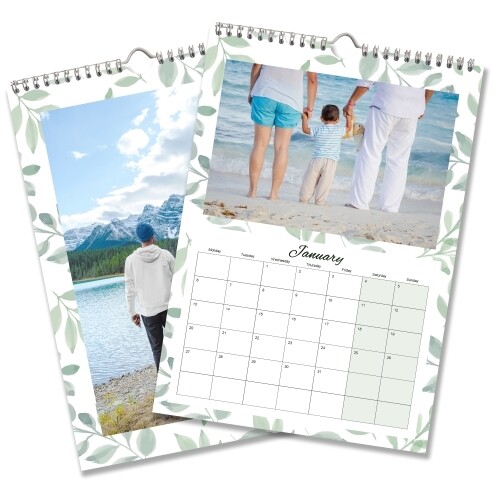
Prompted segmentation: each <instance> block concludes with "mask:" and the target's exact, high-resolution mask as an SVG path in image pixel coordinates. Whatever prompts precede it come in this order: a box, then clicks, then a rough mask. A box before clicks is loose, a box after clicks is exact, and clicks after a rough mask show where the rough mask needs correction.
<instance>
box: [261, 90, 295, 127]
mask: <svg viewBox="0 0 500 500" xmlns="http://www.w3.org/2000/svg"><path fill="white" fill-rule="evenodd" d="M301 116H302V115H301V113H299V112H298V111H297V110H296V109H293V108H292V107H291V106H288V104H282V103H281V102H278V101H275V100H274V99H269V97H262V96H258V95H254V96H253V97H252V114H251V118H252V120H253V122H254V123H256V124H257V125H262V126H263V127H272V126H273V125H274V126H275V127H278V128H295V127H296V125H297V123H299V121H300V118H301Z"/></svg>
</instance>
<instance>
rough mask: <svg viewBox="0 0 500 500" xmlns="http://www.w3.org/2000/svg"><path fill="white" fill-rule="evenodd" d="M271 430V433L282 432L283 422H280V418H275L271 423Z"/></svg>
mask: <svg viewBox="0 0 500 500" xmlns="http://www.w3.org/2000/svg"><path fill="white" fill-rule="evenodd" d="M271 430H272V431H273V432H283V420H281V418H277V419H276V420H275V421H274V422H273V426H272V428H271Z"/></svg>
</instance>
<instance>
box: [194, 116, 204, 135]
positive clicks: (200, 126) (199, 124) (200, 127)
mask: <svg viewBox="0 0 500 500" xmlns="http://www.w3.org/2000/svg"><path fill="white" fill-rule="evenodd" d="M204 131H205V125H203V122H202V121H201V120H198V118H196V125H195V127H194V133H195V134H196V135H199V136H200V137H201V136H202V135H203V132H204Z"/></svg>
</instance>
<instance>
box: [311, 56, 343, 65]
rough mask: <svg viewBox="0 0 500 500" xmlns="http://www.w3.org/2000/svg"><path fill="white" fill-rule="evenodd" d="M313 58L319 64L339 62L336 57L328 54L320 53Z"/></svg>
mask: <svg viewBox="0 0 500 500" xmlns="http://www.w3.org/2000/svg"><path fill="white" fill-rule="evenodd" d="M314 59H316V61H318V62H319V63H321V64H337V63H338V62H340V59H339V58H338V57H335V56H332V55H330V54H321V55H320V56H316V57H315V58H314Z"/></svg>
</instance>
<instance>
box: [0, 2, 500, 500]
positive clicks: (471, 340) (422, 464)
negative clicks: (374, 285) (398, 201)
mask: <svg viewBox="0 0 500 500" xmlns="http://www.w3.org/2000/svg"><path fill="white" fill-rule="evenodd" d="M299 3H300V2H294V5H298V4H299ZM386 3H387V5H386V6H384V4H383V3H382V2H367V1H365V0H356V1H346V2H332V1H329V2H326V1H323V0H318V1H316V2H303V4H302V6H301V8H300V9H297V8H296V7H292V6H287V7H286V8H280V5H281V4H283V5H284V4H285V3H284V2H270V1H269V0H267V1H264V0H253V1H252V2H238V1H234V0H233V1H220V0H211V1H207V2H203V3H202V2H200V5H199V6H198V5H197V4H196V2H194V1H193V2H189V1H188V2H166V1H156V0H155V1H147V0H146V1H144V2H138V1H134V2H132V1H129V0H125V1H120V2H117V1H102V2H99V5H98V7H97V8H92V7H91V6H92V3H90V2H83V1H80V2H67V1H53V0H45V1H36V0H25V1H23V2H12V1H9V2H4V3H3V6H2V8H1V9H2V10H1V20H0V39H1V45H0V47H1V54H2V61H1V62H0V88H3V89H7V87H8V84H9V82H10V80H12V79H14V78H16V79H17V78H21V77H25V76H31V75H33V74H41V73H44V72H49V71H53V70H63V69H66V68H70V67H74V66H77V65H78V66H79V65H83V64H89V63H93V62H97V61H103V60H106V59H115V58H121V59H125V57H126V55H127V54H128V52H129V50H130V49H131V48H133V47H136V46H143V47H145V48H148V49H149V50H151V51H153V52H156V51H157V50H162V51H163V53H164V54H165V53H166V49H168V48H174V49H176V47H177V46H178V45H179V44H180V45H184V46H187V45H188V44H189V43H195V44H196V45H197V44H198V42H201V41H205V40H206V34H207V30H208V28H209V26H208V23H212V22H215V21H216V20H221V21H226V22H232V23H233V24H238V23H242V24H247V25H248V24H250V25H253V26H262V27H268V28H273V29H278V30H279V29H286V30H293V31H297V32H305V33H310V34H317V35H328V36H329V38H332V37H333V36H334V35H336V34H338V33H340V32H343V31H349V32H351V33H353V34H354V35H355V36H356V37H357V38H358V39H359V41H360V42H365V43H368V44H370V46H373V45H374V44H379V45H380V47H381V48H383V47H385V46H386V45H387V46H390V47H396V46H399V47H400V48H401V49H406V48H409V49H412V50H413V53H414V52H415V50H422V53H423V54H425V53H426V52H428V51H431V52H433V53H437V52H443V53H444V54H445V55H446V54H448V53H451V54H453V55H455V57H457V56H461V55H463V56H465V57H466V60H467V59H468V58H469V57H471V56H475V57H476V61H477V62H478V63H479V64H481V65H484V66H486V71H487V75H486V77H485V82H484V84H483V95H482V100H481V104H480V120H479V123H478V127H477V128H476V138H475V144H474V154H473V161H472V168H471V171H472V173H471V175H470V177H469V186H468V195H467V205H468V206H467V209H466V214H465V221H464V222H463V224H462V234H461V242H460V250H459V258H458V267H457V268H456V271H455V283H454V290H453V294H452V299H453V304H452V307H451V309H450V316H449V321H448V325H447V332H446V336H445V346H444V347H445V348H444V355H443V358H442V371H441V374H440V382H439V386H438V394H437V398H436V407H435V408H436V410H435V417H434V421H433V426H432V432H431V445H430V451H429V453H428V455H427V456H415V455H413V454H408V453H404V452H392V451H390V450H380V449H377V448H368V447H360V446H353V445H342V444H337V443H331V442H323V441H319V440H310V439H307V438H304V437H297V436H282V435H280V436H270V437H268V438H263V439H259V440H256V441H248V442H246V443H240V444H238V443H237V444H233V445H227V446H224V447H218V448H212V449H208V450H204V451H202V452H190V453H183V454H178V455H173V456H169V457H161V458H157V459H153V460H147V461H144V462H142V463H137V464H131V465H129V466H119V467H115V468H104V469H102V470H99V471H95V472H90V473H86V474H82V473H80V471H79V466H78V461H77V457H76V452H75V447H74V441H73V434H72V430H71V425H70V419H69V416H68V411H67V406H66V399H65V396H64V390H63V385H62V380H61V375H60V371H59V363H58V359H57V353H56V350H55V345H54V341H53V339H52V331H51V326H50V323H49V315H48V310H47V306H46V303H45V298H44V289H43V285H42V277H41V274H40V270H39V266H38V258H37V254H36V248H35V244H34V238H33V234H32V231H31V221H30V216H29V212H28V208H27V203H26V197H25V193H24V190H23V183H22V178H21V173H20V169H19V164H18V158H17V152H16V147H15V140H14V136H13V132H12V127H11V123H10V117H9V113H8V107H7V99H6V97H5V95H4V97H3V98H2V99H0V106H1V109H0V132H1V138H0V190H1V191H0V203H1V212H0V213H1V217H2V230H1V236H0V238H1V241H2V244H1V245H0V248H1V249H0V252H1V254H0V255H1V266H2V268H1V269H2V271H1V272H2V277H1V281H0V283H1V284H2V299H1V305H2V309H1V318H2V325H1V330H0V381H1V382H0V383H1V393H0V401H1V410H0V460H1V462H2V465H1V470H0V475H1V476H2V481H1V484H0V493H2V494H4V493H5V492H6V491H10V493H11V494H10V495H9V497H10V498H18V497H21V496H22V497H23V498H29V497H30V496H31V495H33V496H35V495H36V496H39V495H40V494H43V493H49V494H51V496H52V497H53V498H62V497H63V495H64V496H65V497H68V496H71V497H73V498H78V499H80V498H125V499H128V498H169V499H171V498H189V499H190V498H219V499H223V498H258V497H261V498H273V497H275V498H316V497H317V498H321V497H323V496H325V495H328V496H329V497H332V496H336V497H338V498H343V497H347V496H348V497H349V498H364V497H374V498H390V499H392V498H398V499H400V498H421V497H423V496H426V497H429V498H439V497H440V496H441V495H443V496H444V495H446V497H447V498H451V497H453V496H454V495H458V496H459V497H460V498H466V497H475V498H491V497H492V495H495V493H494V491H498V489H497V487H498V482H497V473H498V470H497V468H498V459H497V456H498V455H497V453H498V449H497V447H498V446H499V440H498V433H499V425H500V424H499V420H498V416H499V415H498V406H499V404H498V394H499V392H498V385H497V384H498V380H499V366H500V363H499V352H500V349H499V348H500V341H499V339H500V335H499V333H500V330H499V322H498V319H497V318H498V315H497V314H495V313H496V311H497V310H498V307H499V305H498V297H499V293H498V281H499V278H500V273H499V271H498V264H497V248H496V244H497V243H498V242H499V238H498V217H497V214H498V205H497V200H498V198H499V189H500V188H499V184H500V182H499V181H500V173H499V172H500V167H499V165H498V163H499V160H498V156H499V155H498V153H497V147H496V146H497V144H498V130H499V124H498V118H497V114H498V110H499V106H498V100H497V99H498V98H497V95H496V92H495V89H496V88H497V87H498V84H499V83H498V77H499V74H498V73H499V70H498V68H499V62H498V58H499V57H500V55H499V54H498V53H497V52H496V47H497V46H498V44H496V43H489V42H486V40H487V39H491V40H493V39H494V36H495V35H496V30H497V27H496V26H495V21H494V17H495V16H493V15H492V13H491V12H489V9H488V8H486V7H485V5H486V2H485V1H482V0H480V1H475V2H471V3H470V4H469V5H468V6H467V8H466V9H467V10H464V9H463V8H461V7H460V6H459V4H457V3H455V2H436V1H427V0H424V1H420V2H418V3H415V4H409V3H406V4H405V8H404V9H402V8H401V7H400V6H401V5H402V4H401V3H400V2H394V6H392V5H391V3H390V2H386ZM396 6H398V7H396ZM488 12H489V13H488ZM263 43H264V42H263ZM297 50H300V49H299V48H298V47H297ZM445 71H446V69H445ZM75 86H76V84H75ZM495 103H496V104H495ZM494 110H497V111H496V112H495V111H494ZM33 384H36V387H35V389H33ZM28 391H29V393H30V396H29V399H25V394H27V393H28ZM320 495H321V497H320Z"/></svg>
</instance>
